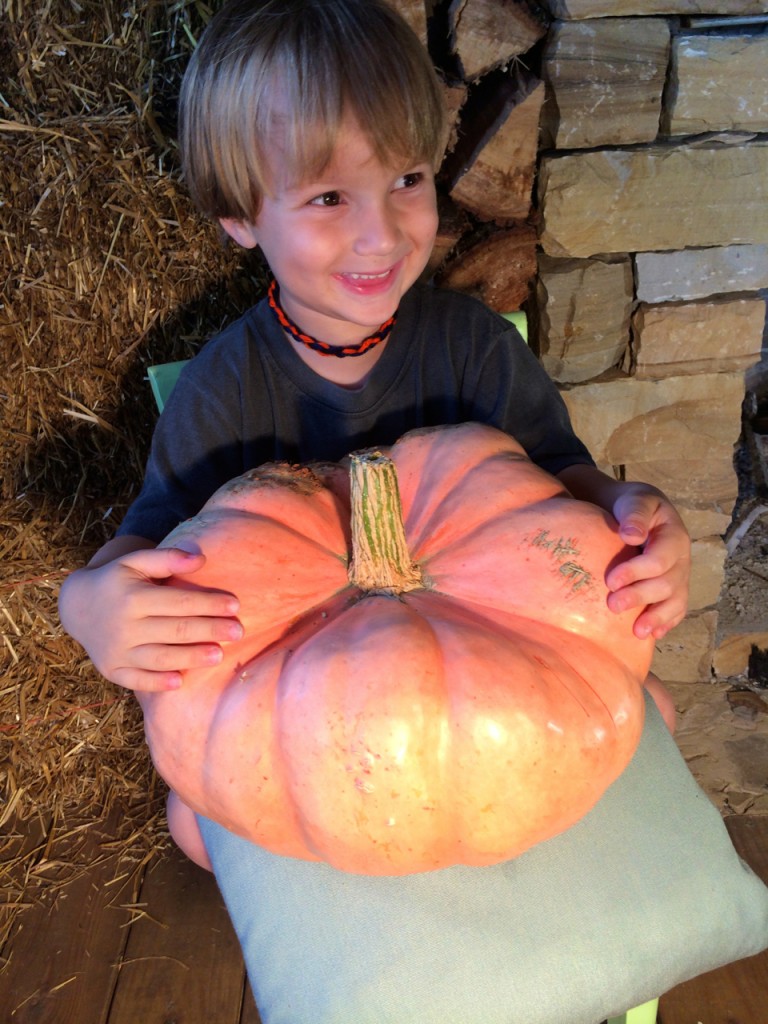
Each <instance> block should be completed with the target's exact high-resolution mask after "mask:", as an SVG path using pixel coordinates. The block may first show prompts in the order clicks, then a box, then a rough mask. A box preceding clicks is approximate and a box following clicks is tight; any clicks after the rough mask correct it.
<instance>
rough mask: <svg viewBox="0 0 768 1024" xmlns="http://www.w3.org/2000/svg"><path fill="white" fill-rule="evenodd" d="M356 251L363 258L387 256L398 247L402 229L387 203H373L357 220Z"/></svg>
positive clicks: (361, 212)
mask: <svg viewBox="0 0 768 1024" xmlns="http://www.w3.org/2000/svg"><path fill="white" fill-rule="evenodd" d="M356 227H357V232H356V239H355V251H356V252H357V253H359V254H360V255H361V256H376V255H386V254H387V253H390V252H392V250H393V249H394V248H395V247H396V246H397V243H398V239H399V238H400V228H399V225H398V221H397V217H396V215H395V213H394V211H393V210H392V209H390V207H389V205H388V204H387V203H372V204H371V205H370V206H368V207H366V208H365V209H363V210H361V211H360V214H359V217H358V219H357V225H356Z"/></svg>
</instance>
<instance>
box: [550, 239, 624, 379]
mask: <svg viewBox="0 0 768 1024" xmlns="http://www.w3.org/2000/svg"><path fill="white" fill-rule="evenodd" d="M632 300H633V281H632V266H631V263H630V260H629V258H628V257H624V258H623V259H620V260H617V261H616V262H604V261H602V260H574V259H567V260H559V259H553V258H552V257H550V256H546V255H542V256H540V257H539V275H538V280H537V293H536V316H537V321H538V330H537V338H538V351H539V356H540V359H541V361H542V363H543V365H544V368H545V369H546V370H547V372H548V373H549V375H550V377H552V379H553V380H555V381H558V382H560V383H574V382H579V381H585V380H590V379H591V378H593V377H598V376H599V375H600V374H601V373H603V372H604V371H605V370H608V369H610V368H611V367H612V366H616V365H617V364H619V363H620V362H621V361H622V358H623V356H624V353H625V351H626V350H627V347H628V344H629V324H630V316H631V312H632Z"/></svg>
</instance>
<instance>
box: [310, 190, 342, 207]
mask: <svg viewBox="0 0 768 1024" xmlns="http://www.w3.org/2000/svg"><path fill="white" fill-rule="evenodd" d="M340 202H341V196H340V195H339V193H338V192H323V193H321V194H320V195H319V196H315V198H314V199H311V200H310V203H309V205H310V206H338V205H339V203H340Z"/></svg>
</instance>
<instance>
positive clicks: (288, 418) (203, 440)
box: [60, 0, 689, 862]
mask: <svg viewBox="0 0 768 1024" xmlns="http://www.w3.org/2000/svg"><path fill="white" fill-rule="evenodd" d="M180 115H181V116H180V126H181V149H182V156H183V162H184V170H185V175H186V179H187V182H188V184H189V188H190V190H191V193H192V195H193V197H194V199H195V201H196V203H197V205H198V206H199V207H200V209H201V210H202V211H203V212H204V213H206V214H207V215H209V216H210V217H212V218H214V219H216V220H217V221H218V222H219V223H220V225H221V226H222V228H223V229H224V231H225V232H226V233H227V234H228V235H229V236H230V237H231V238H232V239H234V240H235V241H236V242H237V243H239V244H240V245H242V246H245V247H247V248H251V247H255V246H259V247H260V248H261V250H262V252H263V254H264V256H265V258H266V260H267V261H268V263H269V266H270V268H271V270H272V272H273V274H274V277H275V282H276V283H275V285H274V286H273V288H272V289H271V291H270V297H269V300H267V299H265V300H262V301H261V302H260V303H258V305H256V306H255V307H254V308H253V309H251V310H250V311H249V312H248V313H246V315H245V316H244V317H242V318H241V319H240V320H239V321H238V322H237V323H235V324H233V325H232V326H231V327H230V328H228V329H227V330H226V331H224V333H223V334H222V335H221V336H220V337H218V338H216V339H215V340H213V341H211V342H210V343H209V344H208V345H207V346H206V347H205V348H204V349H203V350H202V351H201V352H200V354H199V355H198V356H197V357H196V358H195V359H194V360H193V361H192V363H191V364H190V365H189V366H188V368H187V369H185V371H184V373H183V374H182V376H181V378H180V380H179V382H178V384H177V386H176V388H175V390H174V392H173V394H172V395H171V397H170V400H169V402H168V404H167V406H166V409H165V411H164V412H163V414H162V416H161V417H160V420H159V423H158V426H157V429H156V432H155V436H154V439H153V443H152V450H151V454H150V457H149V462H148V466H147V473H146V478H145V481H144V486H143V489H142V491H141V493H140V495H139V497H138V498H137V499H136V501H135V502H134V504H133V505H132V506H131V508H130V509H129V511H128V513H127V515H126V518H125V520H124V522H123V523H122V525H121V527H120V529H119V531H118V535H117V536H116V537H115V538H114V539H113V540H111V541H110V542H108V543H107V544H106V545H105V546H104V547H103V548H102V549H101V550H100V551H99V552H97V554H96V555H95V556H94V558H93V559H92V560H91V561H90V563H89V564H88V565H87V566H85V567H84V568H82V569H80V570H78V571H76V572H74V573H72V574H71V576H70V577H69V578H68V579H67V580H66V581H65V583H64V585H63V587H62V591H61V599H60V610H61V620H62V623H63V624H64V626H65V628H66V629H67V630H68V631H69V632H70V633H71V634H72V636H73V637H75V638H76V639H77V640H78V641H79V642H80V643H82V645H83V646H84V647H85V649H86V650H87V651H88V653H89V654H90V656H91V658H92V660H93V663H94V665H95V666H96V668H97V669H98V670H99V671H100V672H101V673H102V674H103V675H104V676H106V677H107V678H108V679H110V680H112V681H113V682H114V683H116V684H118V685H120V686H125V687H129V688H131V689H135V690H161V689H173V688H176V687H179V686H182V685H183V682H184V672H185V670H187V669H190V668H194V667H199V666H204V665H209V664H215V663H216V662H217V661H219V660H220V658H221V653H222V647H221V645H222V644H226V643H227V642H228V641H231V640H234V639H237V638H238V637H239V636H240V635H241V626H240V624H239V622H238V619H237V611H238V609H237V602H236V600H235V599H234V597H232V596H230V595H226V594H221V593H213V592H206V591H193V590H185V591H181V590H177V589H171V588H167V587H164V586H162V585H161V584H162V582H163V580H164V579H166V578H167V577H169V576H171V575H183V574H188V575H190V576H191V577H193V576H194V573H195V571H196V570H197V569H198V568H199V567H200V565H201V559H202V557H203V556H195V555H190V554H187V553H185V552H183V551H179V550H174V549H162V550H156V549H155V546H156V544H157V543H158V542H159V541H160V540H161V539H162V538H163V537H164V536H165V535H166V534H167V533H168V532H169V531H170V530H171V529H172V528H173V527H174V526H175V525H176V524H177V523H178V522H180V521H181V520H183V519H185V518H188V517H190V516H192V515H194V514H195V513H196V512H197V511H198V510H199V508H200V507H201V506H202V505H203V503H204V502H205V501H206V499H207V498H208V497H209V496H210V495H211V494H212V493H213V492H214V491H215V490H216V489H217V488H218V487H219V486H220V485H221V484H223V483H225V482H226V481H227V480H229V479H231V478H233V477H235V476H237V475H239V474H240V473H243V472H244V471H245V470H247V469H249V468H251V467H253V466H255V465H258V464H261V463H263V462H268V461H272V460H288V461H291V462H304V461H307V460H312V459H321V460H338V459H340V458H341V457H343V456H344V455H346V454H347V453H348V452H350V451H352V450H354V449H356V448H360V447H363V446H366V445H371V444H377V445H388V444H391V443H393V442H394V441H395V440H396V439H397V438H398V437H400V436H401V435H402V434H403V433H405V432H406V431H407V430H410V429H413V428H415V427H423V426H436V425H441V424H451V423H458V422H465V421H472V420H474V421H481V422H485V423H489V424H492V425H493V426H496V427H498V428H500V429H502V430H505V431H506V432H508V433H509V434H511V435H513V436H514V437H515V438H516V439H517V440H518V441H519V442H520V443H521V444H522V445H523V446H524V447H525V449H526V450H527V452H528V453H529V455H530V456H531V458H532V459H533V461H534V462H536V463H537V464H539V465H540V466H542V467H543V468H544V469H546V470H548V471H549V472H550V473H553V474H555V475H556V476H558V477H559V478H560V479H561V481H562V482H563V483H564V484H565V485H566V486H567V487H568V488H569V490H570V491H571V492H572V493H573V495H574V496H575V497H577V498H580V499H584V500H586V501H592V502H594V503H595V504H597V505H600V506H601V507H603V508H604V509H606V510H608V511H609V512H611V513H612V514H613V515H614V517H615V518H616V519H617V521H618V522H619V525H620V530H621V534H622V536H623V538H624V540H625V541H626V542H627V543H629V544H632V545H636V546H637V549H638V553H637V556H636V557H634V558H633V559H631V560H629V561H628V562H625V563H624V564H622V565H620V566H618V567H617V568H615V569H614V570H612V571H611V573H609V575H608V579H607V584H608V587H609V589H610V590H611V594H610V597H609V604H610V606H611V608H612V609H614V610H615V611H619V610H626V609H628V608H637V609H638V617H637V620H636V624H635V631H636V633H637V634H638V635H640V636H647V635H649V634H653V635H654V636H655V637H661V636H663V635H664V634H665V633H666V632H667V631H668V630H669V629H670V628H671V627H672V626H674V625H676V624H677V623H678V622H679V621H680V620H681V619H682V618H683V615H684V613H685V605H686V596H687V580H688V563H689V541H688V537H687V534H686V531H685V529H684V527H683V525H682V522H681V521H680V519H679V517H678V515H677V513H676V512H675V511H674V509H673V508H672V506H671V505H670V503H669V501H668V500H667V499H666V498H665V497H664V496H663V495H662V494H661V493H660V492H659V491H657V490H656V489H654V488H652V487H649V486H645V485H643V484H639V483H624V482H618V481H616V480H613V479H611V478H609V477H607V476H605V475H604V474H602V473H601V472H599V471H598V470H597V469H596V468H595V466H594V464H593V462H592V460H591V458H590V456H589V454H588V452H587V451H586V449H585V448H584V446H583V445H582V443H581V442H580V441H579V440H578V438H577V437H576V436H575V435H574V433H573V431H572V428H571V425H570V423H569V420H568V416H567V413H566V410H565V406H564V404H563V402H562V400H561V398H560V396H559V395H558V393H557V390H556V389H555V387H554V386H553V385H552V383H551V382H550V381H549V379H548V378H547V377H546V375H545V373H544V372H543V370H542V369H541V367H540V365H539V364H538V362H537V361H536V360H535V358H534V357H533V356H532V355H531V354H530V353H529V351H528V349H527V348H526V346H525V345H524V344H523V342H522V340H521V338H520V337H519V335H518V334H517V332H516V331H515V329H514V328H513V327H511V326H510V325H509V324H508V323H507V322H506V321H505V320H504V319H503V318H501V317H499V316H497V315H496V314H494V313H492V312H490V311H489V310H487V309H486V308H485V307H484V306H483V305H482V304H480V303H479V302H477V301H476V300H474V299H472V298H469V297H466V296H461V295H457V294H454V293H449V292H440V291H438V290H435V289H432V288H430V287H428V286H424V285H421V284H419V283H418V281H419V278H420V276H421V274H422V272H423V271H424V268H425V266H426V264H427V261H428V258H429V255H430V252H431V249H432V245H433V242H434V238H435V233H436V229H437V213H436V202H435V186H434V173H435V170H436V168H437V167H438V165H439V161H440V158H441V155H442V148H443V141H444V137H445V132H444V115H443V104H442V94H441V90H440V86H439V83H438V81H437V79H436V76H435V74H434V71H433V69H432V67H431V65H430V62H429V59H428V57H427V54H426V52H425V50H424V49H423V47H422V46H421V44H420V42H419V41H418V39H417V38H416V37H415V36H414V35H413V34H412V33H411V31H410V29H408V27H407V26H406V25H405V23H404V22H403V21H402V20H401V19H400V18H399V17H398V16H396V15H395V14H394V13H393V12H392V11H391V10H390V9H389V8H387V7H386V6H385V5H384V4H383V3H382V2H380V0H288V2H276V0H232V2H231V3H229V4H228V5H227V6H225V7H224V9H223V10H222V11H221V12H220V13H219V14H218V15H217V16H216V17H215V18H214V19H213V20H212V21H211V24H210V26H209V27H208V29H207V31H206V33H205V34H204V36H203V38H202V40H201V42H200V44H199V46H198V48H197V50H196V52H195V54H194V57H193V59H192V61H191V63H190V66H189V69H188V71H187V73H186V76H185V80H184V85H183V89H182V95H181V105H180ZM648 687H649V689H650V690H651V693H652V695H653V697H654V699H655V700H656V702H657V703H658V704H659V706H660V708H661V710H662V713H663V714H664V715H665V719H666V720H667V721H668V724H670V727H672V725H673V721H674V708H673V707H672V705H671V701H670V699H669V697H668V696H667V694H666V691H665V690H664V689H663V687H662V686H661V684H660V683H659V682H658V680H656V679H654V678H653V677H651V678H649V681H648ZM170 812H171V827H172V831H173V833H174V835H175V836H176V838H177V839H178V840H179V842H180V845H182V847H183V848H184V849H185V850H187V851H188V852H190V854H191V855H192V856H193V857H195V859H198V860H201V861H202V862H205V861H206V858H205V854H204V851H202V850H201V849H200V848H199V847H198V845H197V842H198V841H197V839H196V838H195V835H194V833H195V832H196V830H195V829H194V827H193V824H192V823H191V822H190V820H189V817H188V816H185V814H184V808H180V807H179V806H178V804H175V803H174V802H173V801H172V802H171V807H170Z"/></svg>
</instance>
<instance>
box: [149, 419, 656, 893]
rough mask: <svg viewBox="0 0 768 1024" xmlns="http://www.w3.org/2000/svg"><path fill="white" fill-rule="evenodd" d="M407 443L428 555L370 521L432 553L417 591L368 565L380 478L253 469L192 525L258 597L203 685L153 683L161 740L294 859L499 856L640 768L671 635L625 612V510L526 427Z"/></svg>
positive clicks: (460, 431)
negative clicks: (357, 510) (351, 511)
mask: <svg viewBox="0 0 768 1024" xmlns="http://www.w3.org/2000/svg"><path fill="white" fill-rule="evenodd" d="M457 453H460V457H461V460H462V465H463V469H464V471H463V472H457V471H456V462H457ZM385 454H386V455H387V456H388V458H389V459H391V463H392V464H393V465H394V467H395V468H396V471H397V479H398V480H399V491H400V498H401V504H402V515H403V522H404V524H405V525H404V537H405V538H406V544H405V552H404V553H403V550H402V544H400V543H394V544H393V543H391V539H389V538H382V537H380V536H379V531H380V527H379V526H375V527H374V526H372V525H371V524H370V523H369V524H368V525H367V527H364V528H363V530H362V534H363V535H364V536H365V537H366V538H367V539H368V540H370V539H371V538H375V540H376V546H377V549H379V550H386V549H389V548H390V547H394V548H395V549H396V550H397V551H398V552H399V554H398V558H400V559H402V560H404V562H405V564H406V567H407V566H409V565H410V564H411V563H412V562H414V561H415V562H417V563H418V568H419V569H420V571H421V573H422V578H421V581H420V583H419V584H418V585H417V586H416V587H415V589H410V590H405V591H403V592H401V593H399V594H397V595H396V596H392V595H387V594H382V593H364V592H362V591H361V590H360V589H359V587H358V586H357V585H356V584H355V582H354V579H353V581H352V582H350V580H349V579H348V576H347V563H348V561H349V544H350V535H351V534H354V532H355V529H356V527H353V528H352V529H351V530H350V527H349V525H348V524H343V523H342V521H341V520H342V516H343V514H344V513H346V510H347V509H348V508H349V507H350V503H349V489H350V486H356V485H352V484H350V483H349V482H344V483H343V484H342V479H341V477H339V475H338V474H335V473H333V472H330V473H328V476H327V480H328V486H327V487H326V486H323V487H320V488H316V487H315V485H314V483H313V484H312V487H311V488H306V487H299V488H295V487H291V486H290V485H288V486H284V483H281V482H280V480H279V477H280V475H281V474H277V475H274V474H273V475H272V477H271V481H270V482H269V483H268V484H267V483H265V482H264V481H265V479H266V477H265V476H264V474H262V475H261V477H260V479H259V481H258V483H257V484H256V485H255V486H254V487H251V486H250V485H249V484H248V482H247V481H246V482H245V483H244V482H243V481H242V480H241V481H240V482H239V483H235V484H233V485H230V486H229V487H227V488H226V489H225V494H224V495H223V498H222V507H221V508H219V507H218V501H219V499H218V498H217V496H216V495H214V496H213V498H212V499H211V500H210V501H209V502H208V503H207V505H206V507H205V509H204V512H203V514H202V515H201V516H200V517H198V518H197V520H191V521H189V522H188V523H186V524H183V525H182V526H181V527H179V528H178V530H176V531H174V534H173V535H171V538H169V540H172V542H173V543H175V544H182V545H183V544H184V543H185V540H184V537H185V535H186V536H187V537H190V536H193V537H194V543H195V544H197V545H199V547H200V550H202V551H203V553H204V554H205V557H206V563H205V567H204V568H203V569H202V570H201V571H200V574H199V578H198V581H197V584H198V585H199V586H201V587H205V588H208V587H219V586H224V585H225V583H226V586H227V587H228V588H229V589H231V590H233V591H234V592H235V593H236V595H237V597H238V599H239V600H240V605H241V612H240V618H241V621H242V622H243V623H244V625H245V626H246V637H245V638H244V639H243V641H241V642H237V643H233V644H231V645H228V647H227V650H226V653H225V659H224V661H223V662H222V663H221V664H220V665H219V666H215V667H212V668H210V669H207V670H205V671H203V670H200V671H197V670H196V671H194V672H191V673H190V674H189V677H188V678H187V679H185V685H184V686H183V687H182V689H181V690H179V691H177V692H175V693H164V694H142V695H140V698H139V699H140V701H141V703H142V706H143V708H144V712H145V722H146V734H147V741H148V744H149V747H150V751H151V753H152V756H153V759H154V760H155V764H156V766H157V769H158V772H159V773H160V774H161V776H162V777H163V778H165V780H166V781H167V782H168V784H169V786H170V787H171V789H172V790H173V791H174V792H175V793H176V794H178V798H179V800H180V801H183V804H185V805H186V806H187V807H189V808H195V810H196V811H198V812H199V813H202V814H204V815H205V816H206V817H209V818H211V819H213V820H216V821H218V822H220V823H221V824H223V825H224V826H225V827H227V828H229V829H230V830H232V831H233V832H235V833H237V834H239V835H242V836H244V837H245V838H247V839H250V840H251V841H253V842H257V843H259V844H260V845H262V846H265V847H266V848H268V849H272V850H273V851H275V852H278V853H281V854H283V855H286V856H297V857H302V858H304V859H308V860H316V859H322V860H327V861H328V862H329V863H332V864H334V866H336V867H337V868H339V869H341V870H348V871H354V872H363V873H366V874H403V873H411V872H413V871H423V870H428V869H433V868H437V867H445V866H449V865H450V864H455V863H466V864H488V863H495V862H497V861H499V860H504V859H508V858H509V857H510V856H515V855H517V854H518V853H520V852H522V851H523V850H524V849H525V848H527V846H529V845H531V844H532V843H535V842H539V841H541V840H542V839H543V838H546V837H547V836H548V835H554V834H557V832H558V831H561V830H562V829H563V828H566V827H568V825H569V824H572V823H573V821H575V820H576V817H578V816H580V815H581V814H583V813H586V810H587V809H588V808H589V807H590V806H592V805H593V804H594V802H596V800H597V799H599V797H600V795H601V794H602V793H603V792H604V790H605V788H606V787H607V786H608V785H610V782H611V781H612V780H613V779H614V778H616V776H617V775H618V773H619V772H620V771H622V770H623V767H624V766H626V764H627V763H628V761H629V759H630V758H631V756H632V753H633V751H634V749H635V746H636V743H637V741H638V738H639V735H640V731H641V729H642V716H643V700H642V684H643V680H644V678H645V676H646V674H647V671H648V666H649V664H650V659H651V656H652V653H653V641H652V640H650V639H645V640H641V639H639V638H637V637H636V636H635V635H634V633H633V631H632V623H633V619H634V616H633V615H632V614H631V613H628V614H625V615H616V614H614V613H612V612H611V611H610V610H609V609H608V607H607V604H606V600H605V598H606V592H607V591H606V588H605V581H604V576H605V571H606V566H607V565H608V564H612V563H613V561H614V560H615V559H617V558H620V557H623V556H624V555H625V554H626V550H625V549H626V546H625V545H624V544H623V542H622V541H621V539H620V538H619V536H618V532H617V529H616V525H615V523H614V522H613V521H612V520H611V517H610V516H608V514H607V513H604V512H602V511H601V510H600V509H598V508H596V507H595V506H592V505H589V504H587V503H585V502H581V501H576V500H574V499H573V498H571V497H570V496H569V495H568V494H567V492H566V491H565V490H564V488H563V487H562V485H561V484H560V483H559V482H558V481H557V480H555V479H554V478H552V477H550V476H548V475H547V474H546V473H543V472H542V471H541V470H539V469H537V468H536V467H535V466H533V464H532V463H531V462H530V461H529V460H528V459H527V457H525V456H521V454H520V450H519V447H518V446H517V445H516V443H515V442H514V441H512V440H511V439H510V438H508V437H506V435H503V434H502V433H501V432H499V431H496V430H494V429H493V428H489V427H485V426H480V425H477V424H466V425H462V426H461V427H452V428H449V429H447V430H445V431H441V430H436V431H428V432H416V433H415V434H409V435H406V436H405V437H404V438H403V439H401V440H400V441H399V442H397V444H395V445H394V446H392V448H391V449H389V450H388V451H387V452H386V453H381V455H382V456H383V455H385ZM372 461H373V462H374V463H376V462H379V461H380V456H379V455H378V454H377V455H376V456H375V457H372ZM381 461H382V463H383V465H384V466H385V467H387V466H388V461H387V460H384V459H383V458H382V459H381ZM443 467H445V471H444V472H443V471H442V469H443ZM281 473H282V471H281ZM385 475H391V474H389V471H388V469H387V473H386V474H385ZM320 476H322V474H320ZM366 487H368V493H367V495H366V498H367V499H369V498H371V497H372V496H373V495H374V492H375V491H376V490H377V489H378V484H376V485H375V486H373V487H369V485H368V484H364V485H363V487H362V490H363V491H365V490H366ZM344 488H346V493H344ZM283 493H285V496H286V502H287V504H288V505H289V506H290V507H291V511H290V513H289V514H287V515H286V514H285V509H283V508H281V506H282V500H281V495H282V494H283ZM383 504H384V507H385V509H387V510H388V511H387V514H386V516H385V520H386V525H387V526H390V525H391V523H392V520H393V519H394V508H395V505H396V502H395V501H394V500H393V498H392V495H391V494H387V495H386V496H385V500H384V502H383ZM366 514H369V513H366ZM273 516H274V518H273ZM305 529H306V531H307V532H308V534H309V536H305V535H304V533H303V531H304V530H305ZM233 531H234V541H233V540H232V537H233ZM379 542H381V543H379ZM238 581H241V582H238ZM180 584H181V585H185V586H188V585H189V581H184V582H183V583H181V581H180ZM564 709H565V710H564ZM437 737H442V739H441V740H440V742H438V741H437ZM446 751H447V753H445V752H446ZM532 779H534V780H535V781H534V783H533V784H532V782H531V780H532ZM467 780H471V786H469V785H468V781H467ZM564 780H565V781H564ZM329 791H333V792H334V793H336V794H337V797H336V798H335V799H334V801H333V802H330V803H329V801H328V799H327V793H328V792H329ZM532 793H533V794H534V795H535V801H534V804H536V806H532V805H531V799H532V797H531V794H532ZM541 807H544V808H548V809H549V811H548V813H549V817H547V816H546V815H545V817H544V819H542V817H541ZM190 813H191V812H190ZM574 815H576V817H574ZM185 841H187V842H189V839H188V838H187V840H185Z"/></svg>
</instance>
